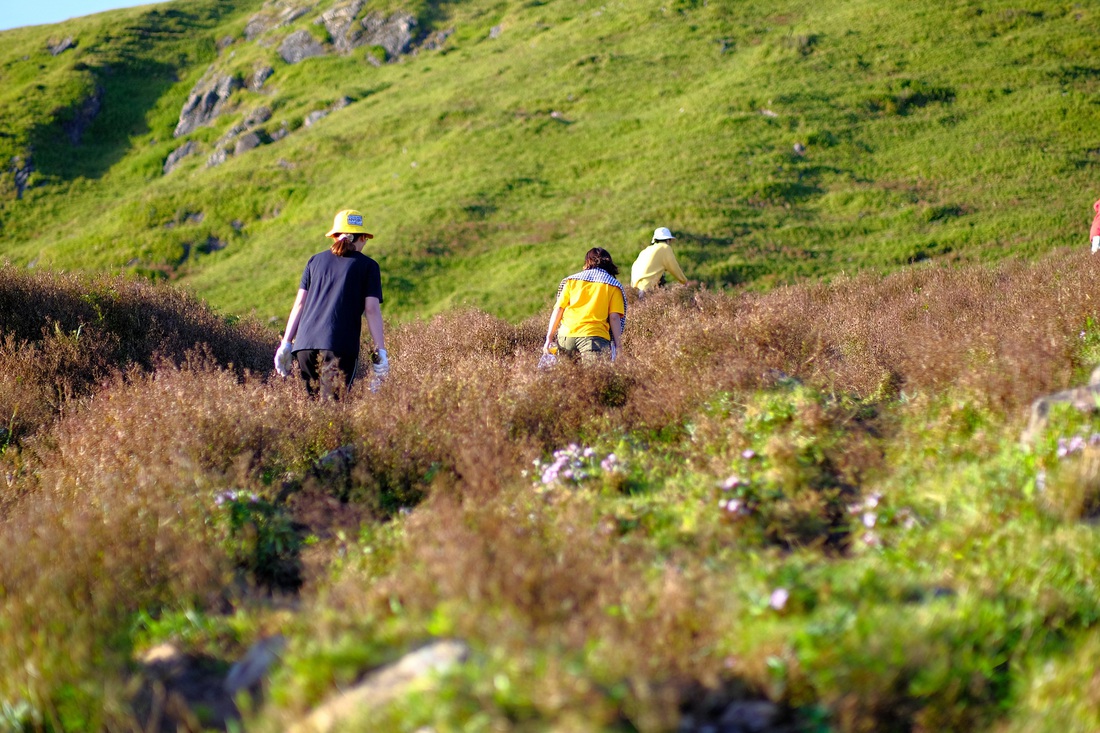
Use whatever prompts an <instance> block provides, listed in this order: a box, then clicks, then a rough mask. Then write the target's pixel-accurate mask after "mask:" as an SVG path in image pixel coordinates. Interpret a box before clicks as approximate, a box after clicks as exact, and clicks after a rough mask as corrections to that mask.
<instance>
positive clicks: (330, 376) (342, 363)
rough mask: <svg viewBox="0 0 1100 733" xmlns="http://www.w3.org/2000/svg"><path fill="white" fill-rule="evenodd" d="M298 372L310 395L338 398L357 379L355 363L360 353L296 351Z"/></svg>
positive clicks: (320, 350)
mask: <svg viewBox="0 0 1100 733" xmlns="http://www.w3.org/2000/svg"><path fill="white" fill-rule="evenodd" d="M294 358H295V359H296V360H297V361H298V373H299V374H301V376H302V381H303V382H305V385H306V392H308V393H309V396H310V397H316V396H318V395H320V396H321V398H322V399H326V400H329V399H338V398H339V396H340V395H341V394H343V393H345V392H347V391H348V390H349V389H351V383H352V382H353V381H355V365H356V362H358V361H359V354H337V353H335V352H333V351H328V350H325V349H303V350H302V351H295V352H294Z"/></svg>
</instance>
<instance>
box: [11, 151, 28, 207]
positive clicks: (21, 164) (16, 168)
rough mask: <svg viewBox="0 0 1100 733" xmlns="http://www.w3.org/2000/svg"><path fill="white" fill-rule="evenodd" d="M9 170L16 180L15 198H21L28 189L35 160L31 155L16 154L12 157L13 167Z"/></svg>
mask: <svg viewBox="0 0 1100 733" xmlns="http://www.w3.org/2000/svg"><path fill="white" fill-rule="evenodd" d="M8 170H9V171H11V173H12V178H13V180H14V182H15V198H16V199H21V198H23V191H25V190H26V189H27V183H28V182H29V181H30V177H31V173H34V162H33V161H32V160H31V156H30V155H16V156H15V157H13V158H12V159H11V167H10V168H8Z"/></svg>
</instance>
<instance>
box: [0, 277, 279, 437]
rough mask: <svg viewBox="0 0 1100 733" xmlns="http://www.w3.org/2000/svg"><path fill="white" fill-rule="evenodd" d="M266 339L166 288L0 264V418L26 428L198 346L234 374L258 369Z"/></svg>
mask: <svg viewBox="0 0 1100 733" xmlns="http://www.w3.org/2000/svg"><path fill="white" fill-rule="evenodd" d="M273 340H274V339H273V337H272V336H271V334H269V333H267V332H265V331H264V330H263V329H262V328H261V327H260V326H259V325H258V324H256V323H254V322H242V323H239V324H236V325H235V326H234V325H230V323H229V322H228V321H227V319H225V318H223V317H222V316H219V315H218V314H216V313H215V312H214V311H212V310H211V309H210V308H208V307H207V306H206V305H205V304H204V303H201V302H199V301H197V300H196V299H195V298H193V297H191V296H189V295H187V294H186V293H184V292H182V291H180V290H178V289H175V288H169V287H163V286H155V285H152V284H150V283H148V282H146V281H143V280H135V279H132V278H122V277H108V276H97V277H87V276H81V275H63V274H57V273H38V272H28V271H26V270H21V269H19V268H15V267H12V266H10V265H8V266H0V425H3V426H4V427H5V428H6V429H8V430H11V431H12V432H13V433H14V434H15V436H16V437H21V436H24V435H27V434H29V433H32V432H34V431H35V430H37V429H38V428H39V427H41V426H42V425H44V424H45V423H46V422H48V421H49V419H50V418H52V417H53V416H54V415H56V414H57V413H58V412H60V411H61V410H62V409H63V407H64V406H65V404H66V403H67V402H68V401H69V400H71V399H72V398H73V397H79V396H81V395H85V394H88V393H90V392H91V391H93V390H94V389H95V386H96V384H97V383H98V382H100V381H101V380H103V379H105V378H107V377H109V376H110V375H112V374H113V373H115V372H117V371H118V370H125V369H128V368H129V367H131V366H133V365H136V366H139V367H141V368H143V369H146V370H148V369H152V368H153V367H154V365H155V363H157V362H158V361H163V360H168V361H171V362H173V363H180V362H181V361H182V359H183V358H184V356H185V354H186V353H187V352H188V351H189V350H191V349H194V348H196V347H199V346H203V347H205V348H207V349H208V350H209V352H210V354H211V355H212V356H213V358H214V359H215V360H216V361H217V362H218V363H220V364H223V365H228V364H232V365H234V367H235V368H236V369H237V371H238V372H240V371H243V370H245V369H250V370H254V371H266V370H268V369H269V368H270V366H271V365H270V363H269V362H270V361H271V355H270V353H269V352H270V344H271V342H272V341H273Z"/></svg>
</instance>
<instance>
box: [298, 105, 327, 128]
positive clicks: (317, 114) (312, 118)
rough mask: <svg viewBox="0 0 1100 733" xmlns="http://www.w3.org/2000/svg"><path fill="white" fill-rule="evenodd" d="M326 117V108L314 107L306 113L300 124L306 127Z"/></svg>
mask: <svg viewBox="0 0 1100 733" xmlns="http://www.w3.org/2000/svg"><path fill="white" fill-rule="evenodd" d="M326 117H328V110H327V109H315V110H313V111H312V112H310V113H309V114H308V115H306V118H305V120H304V121H303V122H302V124H303V125H305V126H306V127H313V126H314V125H315V124H317V123H318V122H320V121H321V120H323V119H325V118H326Z"/></svg>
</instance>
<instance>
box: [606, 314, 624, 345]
mask: <svg viewBox="0 0 1100 733" xmlns="http://www.w3.org/2000/svg"><path fill="white" fill-rule="evenodd" d="M608 321H610V325H611V345H612V346H614V347H615V351H618V352H619V353H622V350H623V317H622V315H620V314H619V313H612V314H611V316H610V317H609V318H608Z"/></svg>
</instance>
